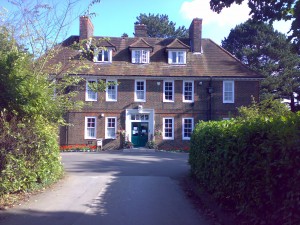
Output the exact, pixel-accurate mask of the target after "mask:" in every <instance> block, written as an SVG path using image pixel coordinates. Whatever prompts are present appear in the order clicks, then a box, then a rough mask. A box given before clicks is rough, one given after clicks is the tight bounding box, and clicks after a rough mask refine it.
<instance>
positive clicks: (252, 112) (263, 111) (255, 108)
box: [238, 99, 291, 119]
mask: <svg viewBox="0 0 300 225" xmlns="http://www.w3.org/2000/svg"><path fill="white" fill-rule="evenodd" d="M238 112H239V117H240V118H242V119H249V118H256V117H257V116H265V117H273V116H280V115H281V116H288V115H289V114H291V111H290V110H289V108H288V107H287V106H286V105H285V104H284V103H281V102H280V101H279V100H274V99H265V100H262V101H260V102H259V103H258V102H255V100H254V99H253V101H252V105H251V106H248V107H246V106H242V107H239V108H238Z"/></svg>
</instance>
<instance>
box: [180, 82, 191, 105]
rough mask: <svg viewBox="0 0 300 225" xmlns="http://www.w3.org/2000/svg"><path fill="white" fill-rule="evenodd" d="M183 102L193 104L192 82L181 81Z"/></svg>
mask: <svg viewBox="0 0 300 225" xmlns="http://www.w3.org/2000/svg"><path fill="white" fill-rule="evenodd" d="M182 93H183V95H182V98H183V99H182V101H183V102H194V81H183V90H182Z"/></svg>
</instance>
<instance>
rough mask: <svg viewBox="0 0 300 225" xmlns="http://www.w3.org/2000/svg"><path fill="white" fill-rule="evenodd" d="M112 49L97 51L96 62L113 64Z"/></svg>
mask: <svg viewBox="0 0 300 225" xmlns="http://www.w3.org/2000/svg"><path fill="white" fill-rule="evenodd" d="M111 61H112V49H106V50H95V55H94V62H111Z"/></svg>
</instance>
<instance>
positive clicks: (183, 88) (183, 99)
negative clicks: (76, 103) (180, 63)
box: [182, 80, 194, 103]
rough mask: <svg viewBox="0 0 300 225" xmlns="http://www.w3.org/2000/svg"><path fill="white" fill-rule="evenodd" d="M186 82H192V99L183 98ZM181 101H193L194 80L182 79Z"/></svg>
mask: <svg viewBox="0 0 300 225" xmlns="http://www.w3.org/2000/svg"><path fill="white" fill-rule="evenodd" d="M186 83H192V90H191V92H192V99H191V100H186V99H185V84H186ZM182 101H183V102H188V103H192V102H194V81H193V80H184V81H183V87H182Z"/></svg>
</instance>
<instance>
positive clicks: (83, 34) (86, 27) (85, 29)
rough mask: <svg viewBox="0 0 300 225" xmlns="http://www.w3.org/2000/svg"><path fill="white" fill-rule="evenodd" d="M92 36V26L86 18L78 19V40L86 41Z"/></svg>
mask: <svg viewBox="0 0 300 225" xmlns="http://www.w3.org/2000/svg"><path fill="white" fill-rule="evenodd" d="M93 35H94V25H93V24H92V21H91V20H90V18H89V17H88V16H81V17H80V27H79V40H83V39H88V38H90V37H93Z"/></svg>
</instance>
